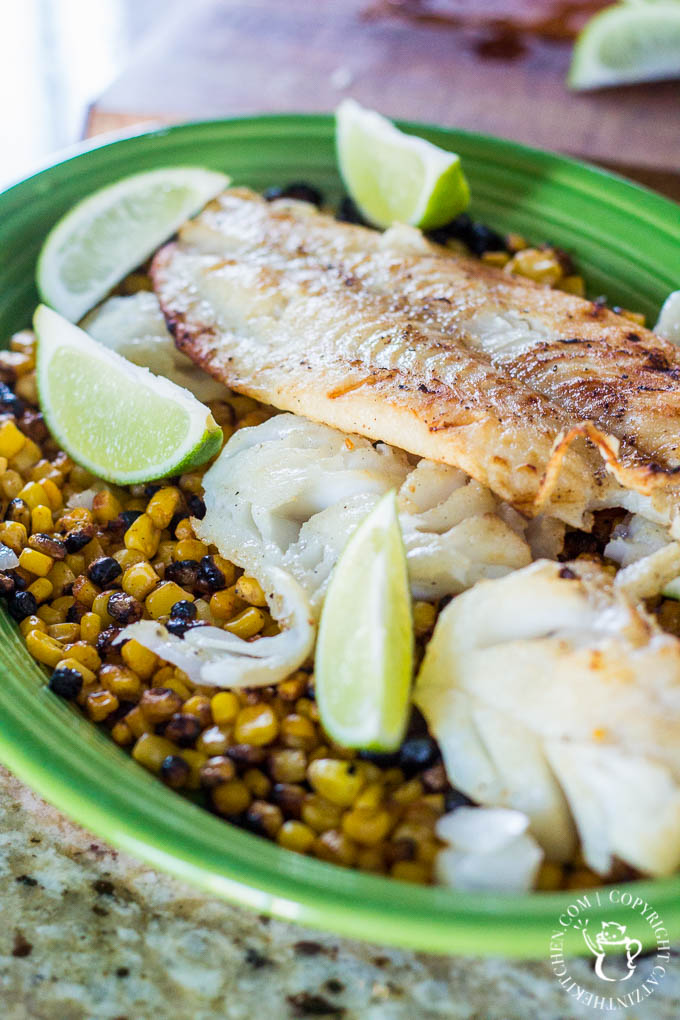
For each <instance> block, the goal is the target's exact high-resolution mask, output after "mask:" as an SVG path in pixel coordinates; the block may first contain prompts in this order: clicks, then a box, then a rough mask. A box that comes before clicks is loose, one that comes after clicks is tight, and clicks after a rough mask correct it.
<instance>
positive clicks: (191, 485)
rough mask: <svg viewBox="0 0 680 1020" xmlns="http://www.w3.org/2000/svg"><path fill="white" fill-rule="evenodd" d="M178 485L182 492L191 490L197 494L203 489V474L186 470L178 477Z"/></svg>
mask: <svg viewBox="0 0 680 1020" xmlns="http://www.w3.org/2000/svg"><path fill="white" fill-rule="evenodd" d="M179 487H180V489H183V490H184V492H193V493H194V495H198V494H199V493H200V492H202V491H203V475H202V474H198V473H197V472H188V473H187V474H185V475H182V477H181V478H180V480H179Z"/></svg>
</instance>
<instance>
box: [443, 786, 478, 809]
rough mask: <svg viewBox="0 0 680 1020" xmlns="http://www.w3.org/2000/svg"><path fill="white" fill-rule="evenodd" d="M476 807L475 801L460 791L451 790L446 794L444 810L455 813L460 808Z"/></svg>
mask: <svg viewBox="0 0 680 1020" xmlns="http://www.w3.org/2000/svg"><path fill="white" fill-rule="evenodd" d="M471 805H474V801H473V800H470V798H469V797H466V796H465V794H464V793H461V791H460V790H454V789H451V790H449V791H448V792H447V793H446V794H444V810H445V811H455V810H456V808H459V807H470V806H471Z"/></svg>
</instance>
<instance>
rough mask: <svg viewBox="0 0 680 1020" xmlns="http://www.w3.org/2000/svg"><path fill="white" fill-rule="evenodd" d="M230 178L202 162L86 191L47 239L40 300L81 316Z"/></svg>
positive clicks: (39, 273) (40, 269) (41, 262)
mask: <svg viewBox="0 0 680 1020" xmlns="http://www.w3.org/2000/svg"><path fill="white" fill-rule="evenodd" d="M228 184H229V178H228V177H227V176H226V175H225V174H223V173H218V172H216V171H213V170H205V169H203V168H202V167H162V168H160V169H157V170H149V171H145V172H142V173H138V174H132V175H131V176H130V177H124V178H122V179H121V180H118V181H116V182H115V183H114V184H109V185H107V186H106V187H104V188H100V189H99V190H98V191H95V192H94V193H93V194H91V195H88V196H87V197H86V198H84V199H82V201H80V202H78V203H77V204H76V205H75V206H73V208H71V209H70V210H69V211H68V212H67V213H66V214H65V215H64V216H62V218H61V219H60V220H59V221H58V222H57V223H56V224H55V226H54V227H53V228H52V230H51V231H50V232H49V234H48V235H47V238H46V239H45V242H44V244H43V246H42V249H41V251H40V255H39V258H38V267H37V271H36V283H37V286H38V291H39V292H40V296H41V298H42V300H43V301H44V302H45V303H46V304H48V305H50V306H51V307H52V308H54V309H55V310H56V311H58V312H60V313H61V314H62V315H64V316H65V317H66V318H67V319H70V320H71V321H72V322H78V321H79V320H80V319H81V318H82V317H83V315H85V313H86V312H88V311H89V310H90V309H91V308H93V307H94V305H96V304H97V303H98V302H99V301H101V299H102V298H103V297H105V296H106V295H107V294H108V292H109V291H110V290H111V288H112V287H114V286H115V285H116V284H117V283H118V282H119V281H120V280H122V279H123V277H124V276H126V275H127V274H128V273H129V272H131V270H133V269H135V268H136V267H137V266H139V265H140V264H141V263H142V262H144V261H145V260H146V259H147V258H148V257H149V256H150V255H151V254H152V253H153V252H154V251H155V250H156V248H158V246H159V245H161V244H162V243H163V242H164V241H165V240H167V238H168V237H170V236H171V235H172V234H174V233H175V231H176V230H177V229H178V228H179V227H180V226H181V225H182V223H184V222H185V220H187V219H188V218H189V217H190V216H193V215H195V214H196V213H197V212H199V211H200V210H201V209H202V208H203V206H204V205H205V204H206V202H208V201H210V199H212V198H215V196H216V195H218V194H219V193H220V192H221V191H223V190H224V189H225V188H226V187H227V185H228Z"/></svg>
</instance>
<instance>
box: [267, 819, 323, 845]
mask: <svg viewBox="0 0 680 1020" xmlns="http://www.w3.org/2000/svg"><path fill="white" fill-rule="evenodd" d="M315 839H316V835H315V833H314V830H313V829H310V827H309V826H308V825H305V824H304V822H298V821H295V819H290V820H289V821H287V822H284V823H283V825H282V826H281V828H280V829H279V831H278V832H277V834H276V842H277V843H278V844H279V846H282V847H285V849H286V850H294V851H295V852H296V853H298V854H306V853H307V851H308V850H310V848H311V846H312V843H313V842H314V840H315Z"/></svg>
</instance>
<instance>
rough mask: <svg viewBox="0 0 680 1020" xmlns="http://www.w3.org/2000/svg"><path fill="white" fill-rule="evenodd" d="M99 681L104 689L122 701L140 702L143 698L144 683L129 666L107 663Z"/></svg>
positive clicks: (100, 671) (100, 673)
mask: <svg viewBox="0 0 680 1020" xmlns="http://www.w3.org/2000/svg"><path fill="white" fill-rule="evenodd" d="M99 679H100V680H101V682H102V684H103V685H104V687H106V689H107V690H108V691H111V692H112V693H113V694H115V695H116V697H117V698H120V699H121V701H139V699H140V698H141V696H142V690H143V688H142V681H141V680H140V678H139V676H138V675H137V674H136V673H135V672H134V671H133V670H131V669H129V668H128V667H127V666H116V665H114V664H113V663H107V665H105V666H102V667H101V669H100V670H99Z"/></svg>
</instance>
